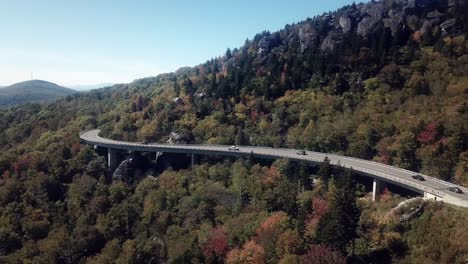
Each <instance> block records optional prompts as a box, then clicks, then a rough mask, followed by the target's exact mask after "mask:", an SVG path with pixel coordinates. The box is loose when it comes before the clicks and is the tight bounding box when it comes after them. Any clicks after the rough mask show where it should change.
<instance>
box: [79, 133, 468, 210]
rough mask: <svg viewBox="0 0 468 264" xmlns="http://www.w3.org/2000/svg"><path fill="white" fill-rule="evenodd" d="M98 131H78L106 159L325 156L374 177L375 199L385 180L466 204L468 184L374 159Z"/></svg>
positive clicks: (305, 158) (312, 159) (320, 158)
mask: <svg viewBox="0 0 468 264" xmlns="http://www.w3.org/2000/svg"><path fill="white" fill-rule="evenodd" d="M99 132H100V131H99V130H90V131H87V132H84V133H81V134H80V139H81V140H83V141H84V142H86V143H88V144H91V145H95V146H99V147H105V148H109V161H110V160H111V159H112V157H111V153H113V152H114V151H115V150H126V151H129V150H130V151H144V152H169V153H185V154H202V155H215V156H233V157H246V158H247V157H250V156H253V157H256V158H268V159H280V158H288V159H292V160H297V161H306V162H309V163H313V164H320V163H322V162H323V160H324V159H325V157H328V158H329V159H330V163H331V164H332V165H335V166H342V167H346V168H352V169H353V170H354V171H355V172H357V173H359V174H363V175H367V176H370V177H372V178H373V179H374V192H373V198H374V199H375V195H376V191H378V186H379V185H380V182H388V183H391V184H395V185H398V186H400V187H403V188H406V189H409V190H412V191H415V192H418V193H421V194H423V195H424V197H428V198H433V199H437V200H442V201H444V202H446V203H450V204H454V205H458V206H463V207H468V189H467V188H464V187H461V186H458V185H456V184H453V183H449V182H446V181H442V180H439V179H436V178H433V177H429V176H427V175H423V174H421V175H422V176H423V177H424V178H425V181H418V180H415V179H413V178H412V177H411V176H413V175H415V174H418V173H416V172H413V171H409V170H405V169H400V168H397V167H394V166H389V165H385V164H382V163H378V162H374V161H368V160H362V159H357V158H352V157H346V156H341V155H334V154H327V153H320V152H313V151H306V155H298V154H297V151H298V150H296V149H284V148H267V147H254V146H238V147H239V150H229V149H228V148H229V146H227V145H196V144H160V143H148V144H142V143H138V142H127V141H118V140H112V139H107V138H102V137H100V136H99ZM450 187H458V188H460V189H461V190H462V191H463V193H462V194H458V193H454V192H451V191H449V190H448V189H449V188H450Z"/></svg>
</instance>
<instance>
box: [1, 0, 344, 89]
mask: <svg viewBox="0 0 468 264" xmlns="http://www.w3.org/2000/svg"><path fill="white" fill-rule="evenodd" d="M352 2H353V1H350V0H330V1H315V0H309V1H305V0H289V1H277V0H270V1H266V0H259V1H252V0H251V1H247V0H237V1H222V0H218V1H215V0H198V1H194V0H186V1H182V0H172V1H159V0H153V1H150V0H134V1H130V0H40V1H38V0H0V38H1V41H0V85H9V84H12V83H15V82H18V81H24V80H28V79H30V78H31V77H30V76H31V73H33V78H34V79H43V80H48V81H52V82H56V83H58V84H61V85H76V84H97V83H109V82H112V83H119V82H130V81H132V80H134V79H137V78H142V77H148V76H154V75H157V74H159V73H163V72H170V71H174V70H176V69H177V68H179V67H181V66H193V65H196V64H199V63H202V62H204V61H206V60H208V59H210V58H212V57H216V56H219V55H221V54H224V52H225V51H226V49H227V48H235V47H240V46H241V45H242V44H243V43H244V41H245V39H246V38H250V39H251V38H253V36H254V35H255V34H256V33H259V32H261V31H263V30H270V31H276V30H278V29H281V28H283V27H284V26H285V25H286V24H288V23H293V22H297V21H300V20H304V19H306V18H307V17H312V16H314V15H317V14H321V13H323V12H324V11H329V10H334V9H336V8H339V7H341V6H343V5H346V4H350V3H352Z"/></svg>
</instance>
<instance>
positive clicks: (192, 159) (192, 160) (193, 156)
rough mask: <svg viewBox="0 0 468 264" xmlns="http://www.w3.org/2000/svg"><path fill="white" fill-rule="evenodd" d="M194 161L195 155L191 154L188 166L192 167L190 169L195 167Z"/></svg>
mask: <svg viewBox="0 0 468 264" xmlns="http://www.w3.org/2000/svg"><path fill="white" fill-rule="evenodd" d="M195 161H196V160H195V154H193V153H192V154H190V165H191V166H192V168H193V166H195Z"/></svg>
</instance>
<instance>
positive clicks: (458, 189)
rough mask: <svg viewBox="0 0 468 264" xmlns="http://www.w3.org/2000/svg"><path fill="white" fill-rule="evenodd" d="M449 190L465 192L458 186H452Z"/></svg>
mask: <svg viewBox="0 0 468 264" xmlns="http://www.w3.org/2000/svg"><path fill="white" fill-rule="evenodd" d="M449 191H451V192H454V193H463V191H462V190H461V189H460V188H458V187H450V188H449Z"/></svg>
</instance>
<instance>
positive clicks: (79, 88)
mask: <svg viewBox="0 0 468 264" xmlns="http://www.w3.org/2000/svg"><path fill="white" fill-rule="evenodd" d="M114 84H115V83H99V84H89V85H72V86H70V88H71V89H74V90H77V91H89V90H94V89H99V88H104V87H109V86H112V85H114Z"/></svg>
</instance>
